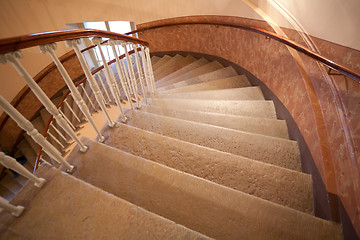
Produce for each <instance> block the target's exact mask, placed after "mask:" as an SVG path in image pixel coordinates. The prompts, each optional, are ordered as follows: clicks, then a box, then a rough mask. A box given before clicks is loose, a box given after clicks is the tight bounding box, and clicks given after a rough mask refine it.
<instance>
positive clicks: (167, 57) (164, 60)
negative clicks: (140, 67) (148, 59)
mask: <svg viewBox="0 0 360 240" xmlns="http://www.w3.org/2000/svg"><path fill="white" fill-rule="evenodd" d="M170 59H171V57H170V56H169V55H165V56H163V57H162V58H161V59H160V60H159V61H157V62H156V63H155V64H153V65H152V69H153V71H156V69H157V68H159V67H160V66H161V65H163V64H164V63H166V62H167V61H169V60H170Z"/></svg>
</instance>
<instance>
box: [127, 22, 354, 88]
mask: <svg viewBox="0 0 360 240" xmlns="http://www.w3.org/2000/svg"><path fill="white" fill-rule="evenodd" d="M196 24H200V25H215V26H224V27H231V28H237V29H242V30H247V31H251V32H255V33H258V34H261V35H264V36H266V37H269V38H271V39H274V40H276V41H278V42H281V43H283V44H285V45H286V46H289V47H291V48H293V49H295V50H296V51H298V52H301V53H303V54H305V55H306V56H308V57H311V58H312V59H314V60H316V61H318V62H321V63H322V64H324V65H326V66H328V67H329V68H332V69H334V70H336V71H338V72H340V73H342V74H344V75H345V76H348V77H350V78H352V79H354V80H356V81H357V82H359V83H360V74H359V73H356V72H355V71H354V70H352V69H350V68H347V67H345V66H343V65H341V64H339V63H336V62H334V61H332V60H330V59H328V58H326V57H324V56H321V55H320V54H318V53H316V52H314V51H312V50H310V49H308V48H306V47H304V46H302V45H301V44H298V43H296V42H294V41H292V40H290V39H288V38H285V37H282V36H280V35H278V34H276V33H272V32H269V31H266V30H263V29H260V28H256V27H249V26H243V25H239V24H230V23H211V22H206V21H198V22H190V21H182V22H179V23H166V24H159V25H156V26H151V27H144V28H141V27H139V28H138V29H137V30H135V31H132V32H128V33H125V34H126V35H130V34H134V33H139V32H144V31H147V30H151V29H157V28H164V27H172V26H180V25H196Z"/></svg>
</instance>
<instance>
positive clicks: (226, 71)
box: [159, 67, 238, 91]
mask: <svg viewBox="0 0 360 240" xmlns="http://www.w3.org/2000/svg"><path fill="white" fill-rule="evenodd" d="M237 75H238V74H237V72H236V71H235V70H234V69H233V68H232V67H225V68H222V69H218V70H216V71H213V72H208V73H206V74H202V75H200V76H197V77H193V78H190V79H186V80H184V81H181V82H177V83H174V84H173V88H179V87H185V86H189V85H193V84H198V83H202V82H208V81H213V80H217V79H223V78H228V77H234V76H237ZM159 91H160V90H159Z"/></svg>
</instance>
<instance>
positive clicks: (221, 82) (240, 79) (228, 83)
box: [161, 75, 251, 94]
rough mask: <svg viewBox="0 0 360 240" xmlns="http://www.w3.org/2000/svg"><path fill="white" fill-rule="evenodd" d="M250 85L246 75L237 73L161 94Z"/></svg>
mask: <svg viewBox="0 0 360 240" xmlns="http://www.w3.org/2000/svg"><path fill="white" fill-rule="evenodd" d="M250 86H251V84H250V83H249V81H248V80H247V78H246V76H245V75H236V76H234V77H229V78H222V79H217V80H213V81H208V82H203V83H198V84H193V85H190V86H185V87H179V88H173V89H170V90H166V91H162V92H161V94H172V93H183V92H195V91H209V90H219V89H228V88H241V87H250Z"/></svg>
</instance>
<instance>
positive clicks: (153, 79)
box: [145, 47, 156, 93]
mask: <svg viewBox="0 0 360 240" xmlns="http://www.w3.org/2000/svg"><path fill="white" fill-rule="evenodd" d="M145 56H146V60H147V64H148V70H149V74H150V85H151V89H152V92H153V93H155V92H156V88H155V78H154V72H153V69H152V65H151V59H150V50H149V48H148V47H145Z"/></svg>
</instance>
